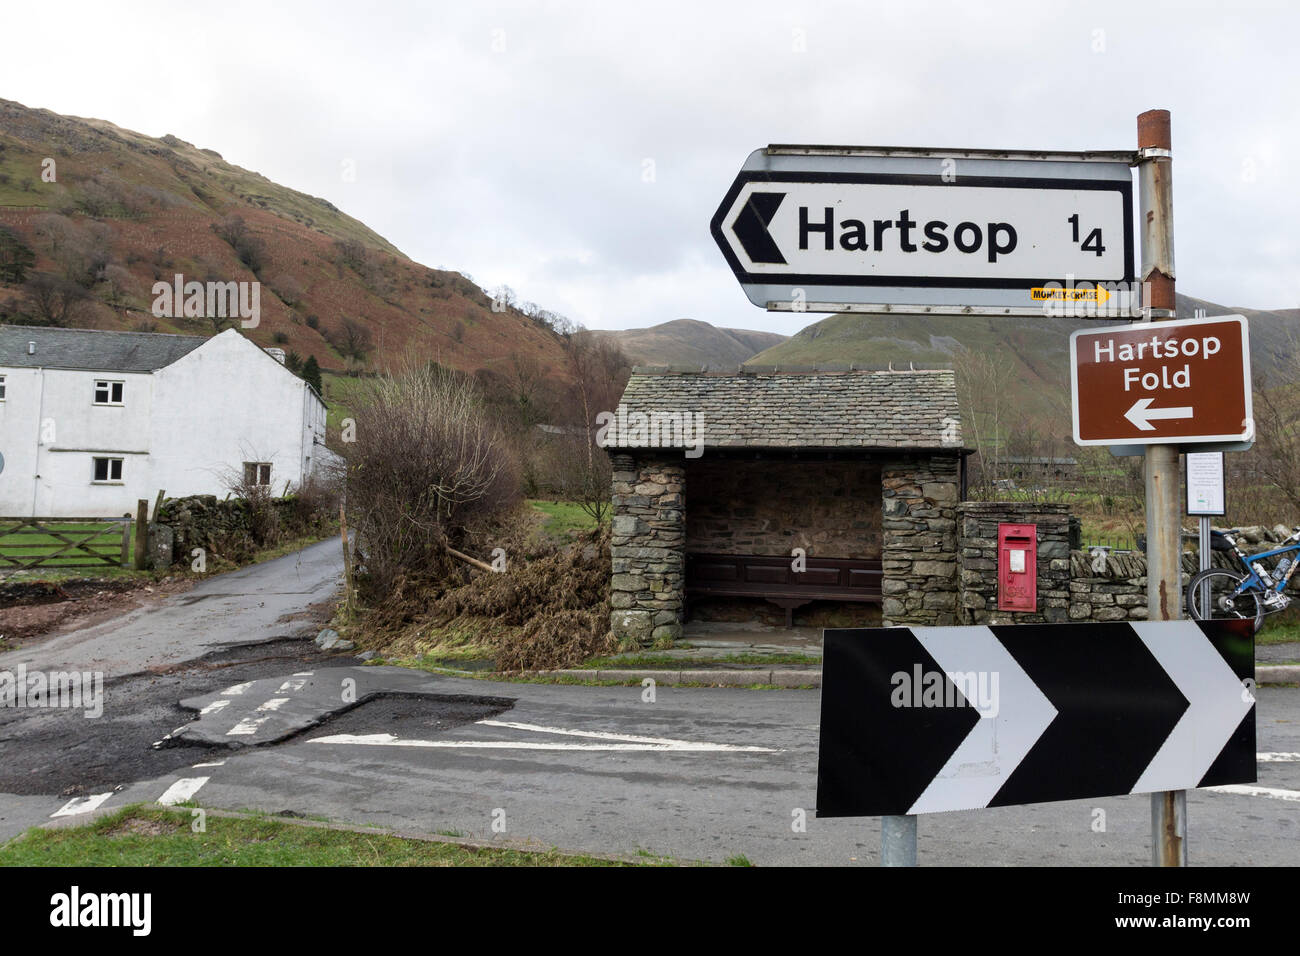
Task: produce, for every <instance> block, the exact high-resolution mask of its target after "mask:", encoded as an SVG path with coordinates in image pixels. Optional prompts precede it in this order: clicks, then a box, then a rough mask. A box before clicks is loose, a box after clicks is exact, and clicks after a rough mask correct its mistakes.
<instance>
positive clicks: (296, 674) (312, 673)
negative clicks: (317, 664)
mask: <svg viewBox="0 0 1300 956" xmlns="http://www.w3.org/2000/svg"><path fill="white" fill-rule="evenodd" d="M315 674H316V672H315V671H294V672H293V676H294V677H313V676H315Z"/></svg>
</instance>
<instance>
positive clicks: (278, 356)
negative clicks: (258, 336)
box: [266, 349, 284, 365]
mask: <svg viewBox="0 0 1300 956" xmlns="http://www.w3.org/2000/svg"><path fill="white" fill-rule="evenodd" d="M266 354H267V355H269V356H271V358H273V359H275V360H276V361H277V362H279V363H280V364H281V365H283V364H284V349H267V350H266Z"/></svg>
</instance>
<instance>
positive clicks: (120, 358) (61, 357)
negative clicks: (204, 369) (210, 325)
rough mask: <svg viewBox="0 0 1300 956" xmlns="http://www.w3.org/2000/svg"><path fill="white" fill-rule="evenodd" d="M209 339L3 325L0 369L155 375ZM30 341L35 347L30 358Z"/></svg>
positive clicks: (0, 330) (146, 333)
mask: <svg viewBox="0 0 1300 956" xmlns="http://www.w3.org/2000/svg"><path fill="white" fill-rule="evenodd" d="M206 341H207V339H206V338H204V337H203V336H201V335H166V334H162V333H158V332H102V331H98V330H95V329H55V328H48V327H39V326H26V325H0V367H9V368H75V369H94V370H96V371H106V372H110V371H111V372H152V371H154V370H155V369H160V368H163V367H164V366H167V365H170V364H171V363H172V362H175V361H176V360H177V359H179V358H182V357H184V356H186V355H188V354H189V353H190V352H193V351H194V350H195V349H196V348H198V347H199V346H200V345H202V344H203V343H204V342H206ZM32 342H35V343H36V348H35V350H34V351H33V352H32V353H31V354H28V351H29V343H32Z"/></svg>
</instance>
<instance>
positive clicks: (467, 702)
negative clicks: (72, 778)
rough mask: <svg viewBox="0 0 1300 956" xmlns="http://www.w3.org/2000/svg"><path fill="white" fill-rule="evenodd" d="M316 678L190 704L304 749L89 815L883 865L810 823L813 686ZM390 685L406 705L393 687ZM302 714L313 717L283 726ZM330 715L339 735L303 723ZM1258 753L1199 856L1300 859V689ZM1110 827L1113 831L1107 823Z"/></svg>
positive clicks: (1111, 834)
mask: <svg viewBox="0 0 1300 956" xmlns="http://www.w3.org/2000/svg"><path fill="white" fill-rule="evenodd" d="M300 673H302V674H306V675H308V676H306V677H300V678H297V679H296V680H290V679H289V677H290V675H289V674H287V673H284V674H277V675H275V676H274V677H269V678H267V679H266V680H263V681H259V682H254V683H252V684H250V685H244V689H243V690H242V691H240V692H238V693H237V694H234V695H232V696H229V697H228V696H226V695H223V694H222V692H221V691H215V692H214V693H213V694H212V695H210V696H209V697H208V698H204V699H203V700H206V701H207V702H208V703H203V700H200V701H191V702H190V703H191V704H202V705H203V706H204V707H207V706H210V704H211V702H212V701H217V700H221V699H228V700H232V701H234V702H232V703H230V704H229V705H227V706H225V707H223V708H222V709H220V710H217V711H211V712H209V713H207V714H205V715H203V716H202V717H200V718H199V720H198V721H196V722H195V724H196V725H204V726H205V728H206V730H205V735H204V740H212V739H217V738H219V737H220V735H221V734H232V733H235V731H236V728H239V727H241V726H245V727H246V726H247V725H248V723H249V722H250V721H254V722H255V721H258V720H266V721H270V719H271V718H272V717H274V718H276V719H277V720H281V719H282V720H283V726H280V727H279V728H278V729H276V730H272V731H270V732H271V733H272V734H273V735H279V734H281V733H287V734H291V735H292V736H289V737H288V739H285V740H283V741H282V742H279V743H272V742H271V741H270V740H267V741H266V742H264V743H261V744H260V745H255V746H238V749H232V750H229V751H228V752H227V753H224V754H222V753H218V752H217V751H215V750H213V749H210V748H209V747H207V746H206V744H203V745H201V746H199V747H193V748H191V747H186V748H184V749H183V750H172V751H171V753H173V754H180V753H190V752H192V753H193V754H194V755H195V758H196V759H194V760H193V764H201V765H203V766H192V765H188V764H187V765H186V766H185V767H179V766H177V767H175V768H174V769H172V770H171V771H170V772H168V773H165V774H162V775H159V776H157V777H156V778H154V779H151V780H147V781H143V782H140V783H135V784H132V785H130V786H128V787H126V788H125V789H123V790H122V791H120V792H111V793H106V794H104V795H103V799H102V801H101V802H100V803H98V804H96V805H95V806H94V807H91V808H90V809H99V810H104V809H112V808H113V807H115V806H121V805H122V804H124V803H128V802H133V801H137V800H146V801H147V800H157V799H159V798H160V797H163V796H164V795H166V794H173V795H174V794H176V793H182V794H185V795H186V796H193V797H194V798H195V799H197V800H198V801H199V803H200V804H201V805H203V806H208V807H218V808H225V809H257V810H262V811H266V812H269V813H290V814H293V815H305V816H313V817H326V818H330V819H334V820H341V821H348V822H352V823H361V824H372V825H378V826H387V827H396V828H404V829H413V830H420V831H424V832H430V833H433V832H444V833H446V832H452V833H456V834H460V835H464V836H469V837H473V838H476V839H483V840H497V841H501V842H509V843H518V842H521V841H523V842H531V843H534V844H540V845H543V846H548V847H549V846H558V847H561V848H564V849H571V850H588V851H595V852H617V853H627V854H635V853H638V852H642V851H644V852H650V853H653V854H657V855H658V854H662V855H667V856H673V857H678V858H683V859H700V860H713V861H719V862H720V861H725V860H727V859H729V858H731V857H733V856H737V855H743V856H745V857H746V858H747V859H749V860H750V861H752V862H754V863H758V864H769V865H770V864H854V863H856V864H862V865H871V864H875V863H876V862H878V851H879V820H878V819H874V818H863V819H860V820H843V819H836V820H818V819H816V817H815V814H814V811H813V806H814V801H815V792H816V763H817V724H818V705H819V692H817V691H792V690H791V691H747V690H741V689H706V688H659V689H658V690H657V694H656V699H655V702H654V703H647V702H645V701H643V700H642V690H641V688H639V687H630V688H621V687H620V688H605V687H575V686H565V685H535V684H512V683H492V682H486V681H477V680H467V679H457V678H442V677H431V676H429V675H419V674H415V673H412V672H410V671H404V670H401V669H398V668H362V667H357V668H331V669H324V670H322V669H320V668H315V669H312V670H311V671H310V673H308V672H307V671H302V672H300ZM282 677H283V678H285V679H283V680H282V679H281V678H282ZM348 680H356V681H360V682H365V686H364V688H363V690H362V693H361V696H360V697H358V698H357V700H359V701H361V703H360V705H359V706H355V707H354V706H352V705H351V704H347V705H343V704H340V703H339V702H338V701H339V699H340V694H339V688H340V687H341V686H346V684H345V682H346V681H348ZM299 681H301V682H302V686H301V687H298V686H295V685H296V684H298V682H299ZM389 685H391V686H393V687H394V688H395V689H397V691H398V695H397V696H384V695H383V694H382V690H381V689H382V688H383V687H384V686H389ZM239 686H241V685H232V687H231V688H226V690H230V689H232V688H233V687H239ZM375 693H379V696H374V697H369V696H368V695H371V694H375ZM299 695H301V697H299ZM277 700H278V701H281V703H279V704H277V705H275V706H274V707H272V708H271V709H270V710H267V705H268V703H270V702H273V701H277ZM294 708H297V716H284V717H282V716H281V715H284V714H288V713H290V711H292V710H293V709H294ZM331 710H332V711H334V712H335V716H333V717H332V719H328V720H326V721H325V722H324V723H321V724H319V725H316V726H310V727H308V728H307V729H306V730H301V729H293V727H292V726H291V725H292V724H293V723H294V722H295V721H299V722H300V721H301V720H303V719H305V718H304V715H306V714H308V713H312V712H314V713H315V714H316V717H317V718H319V717H321V716H323V715H324V714H325V713H326V712H328V711H331ZM261 726H271V725H270V724H269V723H268V724H264V725H261ZM256 732H258V733H260V732H261V729H260V728H259V729H258V730H257V731H256ZM227 739H233V738H227ZM253 742H254V743H255V744H257V743H258V742H257V741H253ZM1259 750H1260V751H1261V752H1264V753H1270V754H1272V753H1281V754H1289V755H1290V756H1289V758H1288V759H1285V760H1270V761H1268V762H1263V763H1261V764H1260V774H1259V781H1260V782H1259V786H1260V787H1261V788H1266V789H1261V790H1259V791H1258V792H1257V793H1242V794H1235V793H1220V792H1212V791H1194V792H1192V793H1191V794H1190V796H1189V800H1188V804H1189V819H1190V821H1191V833H1190V840H1189V845H1190V858H1191V860H1192V862H1193V863H1202V864H1223V865H1295V864H1296V863H1300V839H1297V837H1300V833H1298V832H1297V826H1298V824H1297V821H1298V820H1300V813H1298V812H1297V810H1298V809H1300V803H1298V802H1297V801H1300V762H1297V761H1300V691H1298V690H1296V689H1294V688H1272V687H1265V688H1262V689H1261V690H1260V691H1259ZM198 758H201V759H198ZM89 796H90V797H94V796H97V795H96V794H89ZM9 799H10V798H8V797H2V798H0V816H4V817H6V820H4V821H3V822H0V835H3V834H4V832H5V831H10V832H12V828H13V827H15V826H18V825H21V824H27V825H30V824H32V823H37V822H41V820H42V819H48V818H49V815H50V814H52V813H55V812H59V811H60V810H63V811H64V812H68V813H72V814H73V815H74V816H75V815H76V814H75V811H76V810H77V809H78V805H77V804H76V802H75V801H72V805H71V806H69V803H70V802H69V801H68V800H66V799H65V798H62V797H59V798H55V797H53V796H51V797H50V798H48V799H47V800H46V801H45V802H44V803H39V804H37V803H32V802H30V801H31V798H30V797H24V798H22V800H20V801H18V802H16V803H14V804H12V805H10V804H9V803H8V801H9ZM77 799H79V800H84V799H86V798H85V797H80V798H77ZM1097 810H1101V811H1103V813H1104V817H1102V816H1101V815H1099V814H1098V813H1097V812H1096V811H1097ZM801 819H802V820H803V821H804V822H805V823H806V827H805V828H804V830H803V832H800V830H799V829H798V828H797V827H796V826H795V824H797V823H798V822H799V821H800V820H801ZM1099 820H1101V821H1102V822H1103V824H1104V827H1105V829H1104V831H1098V830H1096V829H1094V827H1095V826H1097V824H1098V821H1099ZM1149 821H1150V803H1149V798H1148V797H1147V796H1145V795H1138V796H1129V797H1117V798H1110V799H1106V800H1097V801H1072V802H1064V803H1055V804H1036V805H1033V806H1026V807H1006V808H999V809H995V810H982V811H975V812H969V813H944V814H934V815H929V816H924V817H922V818H921V823H920V832H921V839H920V861H921V863H922V864H930V865H934V864H939V865H990V864H991V865H1016V864H1025V865H1028V864H1036V865H1042V864H1061V865H1139V866H1141V865H1147V863H1148V862H1149V827H1150V822H1149ZM494 824H495V828H494ZM502 826H504V831H502V830H501V827H502Z"/></svg>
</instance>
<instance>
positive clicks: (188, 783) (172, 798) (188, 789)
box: [158, 777, 212, 807]
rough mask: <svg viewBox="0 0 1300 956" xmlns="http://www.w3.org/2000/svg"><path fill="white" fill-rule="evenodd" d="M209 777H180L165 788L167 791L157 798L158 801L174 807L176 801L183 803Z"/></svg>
mask: <svg viewBox="0 0 1300 956" xmlns="http://www.w3.org/2000/svg"><path fill="white" fill-rule="evenodd" d="M211 779H212V778H211V777H182V778H181V779H180V780H177V781H176V782H175V783H173V784H172V785H171V786H170V787H168V788H167V792H166V793H164V794H163V795H162V796H161V797H159V798H158V802H159V803H161V804H162V805H163V806H164V807H174V806H176V804H178V803H184V802H185V801H186V800H188V799H189V798H190V797H192V796H194V795H195V794H196V793H198V792H199V790H200V789H202V787H203V785H204V784H205V783H207V782H208V781H209V780H211Z"/></svg>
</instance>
